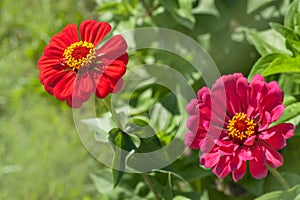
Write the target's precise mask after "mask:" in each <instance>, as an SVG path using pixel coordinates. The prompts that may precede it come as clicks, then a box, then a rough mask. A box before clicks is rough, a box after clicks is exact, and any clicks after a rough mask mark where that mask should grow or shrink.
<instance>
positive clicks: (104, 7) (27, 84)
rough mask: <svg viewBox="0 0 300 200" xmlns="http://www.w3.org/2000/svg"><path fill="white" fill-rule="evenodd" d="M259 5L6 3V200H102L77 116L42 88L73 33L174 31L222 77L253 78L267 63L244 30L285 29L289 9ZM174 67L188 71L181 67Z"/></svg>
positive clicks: (1, 48)
mask: <svg viewBox="0 0 300 200" xmlns="http://www.w3.org/2000/svg"><path fill="white" fill-rule="evenodd" d="M252 2H254V3H249V2H248V1H238V0H227V1H220V0H216V1H214V0H202V1H196V0H191V1H183V0H179V1H168V0H153V1H151V0H145V1H137V0H126V1H105V0H96V1H93V0H87V1H74V0H64V1H51V0H40V1H38V0H32V1H27V0H19V1H16V0H1V1H0V5H1V10H0V23H1V28H0V52H1V53H0V55H1V59H0V71H1V72H0V73H1V77H0V91H1V92H0V159H1V161H0V199H12V200H14V199H85V200H86V199H98V198H101V197H100V196H99V194H98V193H97V191H96V189H95V187H94V185H93V183H92V181H91V179H90V177H89V174H90V173H91V172H95V171H97V169H99V166H100V163H99V162H97V161H96V160H94V159H93V158H92V157H91V156H90V155H89V153H88V152H87V151H86V150H85V148H84V146H83V145H82V144H81V142H80V139H79V137H78V135H77V133H76V130H75V127H74V123H73V118H72V111H71V109H69V108H68V107H67V106H66V104H65V103H64V102H59V101H58V100H56V99H55V98H54V97H52V96H50V95H48V94H47V93H46V92H45V91H44V89H43V86H42V85H41V84H40V83H39V80H38V74H39V72H38V70H37V64H36V63H37V60H38V58H39V57H40V56H41V54H42V52H43V48H44V46H45V45H46V44H47V43H48V41H49V39H50V38H51V37H52V36H53V35H54V34H55V33H57V32H59V31H60V30H61V29H62V28H63V27H64V26H65V25H67V24H69V23H76V24H79V23H80V22H81V21H82V20H84V19H96V20H99V21H100V20H103V21H108V22H110V23H111V24H112V26H113V27H114V30H115V31H116V32H121V31H122V30H123V31H124V30H129V29H132V28H137V27H143V26H160V27H165V28H170V29H173V30H177V31H180V32H182V33H184V34H186V35H188V36H190V37H192V38H194V39H195V40H197V41H199V42H200V43H201V44H202V45H203V46H204V47H205V48H206V50H207V51H208V52H209V53H210V55H211V56H212V57H213V59H214V60H215V62H216V64H217V66H218V67H219V69H220V71H221V73H222V74H227V73H232V72H243V73H244V74H245V75H247V73H248V72H249V70H250V68H251V66H252V65H253V63H254V62H255V61H256V60H257V58H258V57H259V56H258V53H257V52H256V50H255V48H254V47H253V46H252V45H251V44H249V42H248V40H247V38H246V36H245V34H244V33H243V32H242V31H241V29H239V28H240V27H243V26H245V27H249V28H255V29H257V30H260V31H261V30H264V29H267V28H269V25H268V23H269V22H270V21H272V22H282V19H283V14H284V12H285V10H286V8H287V5H288V3H289V1H286V0H278V1H272V0H268V1H266V0H264V1H258V0H255V1H252ZM147 53H149V52H142V53H140V54H137V55H136V56H135V57H134V58H133V61H131V65H133V63H144V62H145V54H147ZM150 53H151V52H150ZM154 56H155V54H154ZM157 58H159V56H157ZM161 62H164V60H162V61H161ZM168 62H170V63H164V64H169V65H170V66H174V67H175V68H176V69H179V70H180V67H181V68H184V66H176V65H179V64H182V63H180V62H179V63H178V62H177V61H176V60H175V61H174V60H169V61H168ZM128 67H129V68H131V66H130V64H129V66H128ZM200 86H201V85H197V86H195V87H196V88H199V87H200Z"/></svg>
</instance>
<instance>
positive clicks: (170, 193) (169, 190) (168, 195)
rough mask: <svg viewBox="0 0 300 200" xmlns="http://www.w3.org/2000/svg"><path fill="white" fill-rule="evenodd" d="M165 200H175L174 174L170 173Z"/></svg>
mask: <svg viewBox="0 0 300 200" xmlns="http://www.w3.org/2000/svg"><path fill="white" fill-rule="evenodd" d="M164 199H165V200H172V199H173V189H172V174H171V173H168V180H167V185H166V187H165V191H164Z"/></svg>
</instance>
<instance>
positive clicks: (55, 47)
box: [38, 20, 128, 108]
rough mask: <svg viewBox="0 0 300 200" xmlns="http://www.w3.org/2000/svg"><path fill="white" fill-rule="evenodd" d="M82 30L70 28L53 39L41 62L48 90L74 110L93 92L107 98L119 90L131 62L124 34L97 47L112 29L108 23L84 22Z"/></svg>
mask: <svg viewBox="0 0 300 200" xmlns="http://www.w3.org/2000/svg"><path fill="white" fill-rule="evenodd" d="M79 30H80V31H79V32H80V34H78V29H77V27H76V25H75V24H70V25H67V26H66V27H65V28H64V29H63V30H62V31H61V32H60V33H57V34H56V35H54V36H53V37H52V38H51V40H50V42H49V44H48V46H46V47H45V50H44V54H43V55H42V56H41V57H40V59H39V61H38V69H39V70H40V75H39V79H40V81H41V82H42V84H43V85H44V88H45V90H46V91H47V92H48V93H50V94H52V95H54V96H55V97H56V98H57V99H59V100H63V101H66V102H67V104H68V105H69V106H70V107H73V108H78V107H81V105H82V104H83V103H84V102H86V101H87V100H88V99H89V98H90V95H91V94H92V93H93V92H95V94H96V96H97V97H99V98H105V97H106V96H107V95H108V94H109V93H112V92H116V91H117V90H118V89H120V86H121V85H122V79H121V78H122V76H123V75H124V73H125V72H126V65H127V62H128V55H127V53H126V49H127V44H126V42H125V40H124V39H123V37H122V36H121V35H115V36H113V37H111V38H110V39H109V40H108V41H107V42H106V43H105V44H103V45H102V46H100V47H99V48H98V47H97V46H98V45H99V43H100V42H101V41H102V40H103V39H104V37H105V36H106V35H107V34H108V33H109V32H110V30H111V26H110V25H109V24H108V23H106V22H97V21H95V20H85V21H83V22H82V23H81V24H80V27H79ZM79 35H80V37H79Z"/></svg>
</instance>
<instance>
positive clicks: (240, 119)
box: [227, 112, 256, 143]
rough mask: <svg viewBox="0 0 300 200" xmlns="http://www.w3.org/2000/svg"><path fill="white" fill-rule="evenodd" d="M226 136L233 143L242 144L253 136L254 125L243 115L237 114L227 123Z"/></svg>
mask: <svg viewBox="0 0 300 200" xmlns="http://www.w3.org/2000/svg"><path fill="white" fill-rule="evenodd" d="M227 129H228V136H229V137H230V138H231V139H232V140H233V141H235V142H238V143H242V142H244V141H245V140H246V139H247V138H249V137H250V136H252V135H253V134H255V130H256V123H255V122H254V120H253V119H251V118H249V117H247V115H246V114H245V113H242V112H239V113H236V114H235V116H234V117H233V118H232V119H231V120H229V121H228V125H227Z"/></svg>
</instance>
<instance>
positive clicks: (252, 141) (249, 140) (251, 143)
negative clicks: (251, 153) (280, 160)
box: [244, 135, 256, 146]
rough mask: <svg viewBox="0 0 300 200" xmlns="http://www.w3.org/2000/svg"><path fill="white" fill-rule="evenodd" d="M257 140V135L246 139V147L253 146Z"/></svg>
mask: <svg viewBox="0 0 300 200" xmlns="http://www.w3.org/2000/svg"><path fill="white" fill-rule="evenodd" d="M255 139H256V135H252V136H251V137H249V138H247V139H246V141H245V142H244V145H247V146H252V145H253V144H254V141H255Z"/></svg>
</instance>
